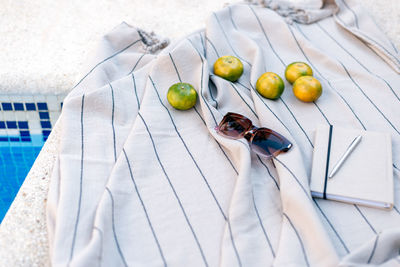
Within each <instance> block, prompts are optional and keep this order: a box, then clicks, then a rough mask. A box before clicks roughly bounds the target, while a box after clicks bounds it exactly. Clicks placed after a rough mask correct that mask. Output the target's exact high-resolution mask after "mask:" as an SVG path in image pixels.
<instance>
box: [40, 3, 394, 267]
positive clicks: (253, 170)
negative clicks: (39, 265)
mask: <svg viewBox="0 0 400 267" xmlns="http://www.w3.org/2000/svg"><path fill="white" fill-rule="evenodd" d="M336 5H337V11H336V13H335V14H334V15H332V16H329V17H327V18H324V19H322V20H319V21H316V22H313V23H311V24H307V25H305V24H299V23H297V22H296V20H293V21H291V22H290V23H288V20H287V18H285V17H282V16H280V15H279V14H278V13H277V12H275V11H274V10H271V9H269V8H266V7H263V6H259V5H252V4H237V5H230V6H227V7H225V8H224V9H222V10H220V11H218V12H216V13H213V14H210V17H209V18H208V20H207V23H206V28H205V29H203V30H200V31H197V32H194V33H192V34H190V35H189V36H186V37H184V38H182V39H181V40H178V41H176V42H174V43H172V44H170V45H168V46H167V47H165V48H164V46H165V45H166V41H165V40H162V39H161V38H159V37H157V36H156V35H152V34H147V33H145V32H143V31H141V30H138V29H136V28H134V27H131V26H129V25H127V24H125V23H123V24H121V25H119V26H118V27H116V28H115V29H114V30H112V31H111V32H110V33H109V34H108V35H106V36H105V37H104V39H103V40H102V42H101V43H100V45H99V48H98V49H97V50H96V53H95V56H94V58H93V60H92V61H91V62H89V63H88V66H89V68H88V70H87V72H86V73H85V74H84V75H83V76H82V79H80V80H79V82H78V84H77V86H75V88H74V89H73V90H72V92H71V93H70V94H69V96H68V97H67V99H66V100H65V102H64V106H63V112H62V115H61V118H60V121H59V122H58V123H60V124H61V128H62V130H61V149H60V153H59V155H58V159H57V162H56V165H55V168H54V172H53V174H52V177H51V184H50V191H49V197H48V206H47V217H48V229H49V239H50V254H51V261H52V265H53V266H221V267H222V266H224V267H225V266H226V267H234V266H271V265H273V266H338V265H341V266H361V265H369V264H371V265H379V264H382V265H383V264H385V266H398V265H399V264H400V256H399V250H400V199H399V197H400V184H399V178H400V153H399V151H400V77H399V71H400V68H399V66H400V57H399V53H398V51H397V49H396V47H395V46H394V45H393V44H392V43H391V42H390V41H389V40H388V39H387V38H386V36H385V35H384V34H383V33H382V32H381V31H380V30H379V28H378V27H377V25H376V24H375V23H374V22H373V20H372V19H371V18H370V17H369V16H368V15H367V14H366V13H365V12H364V11H363V10H362V7H360V6H358V5H356V4H355V3H354V2H353V1H350V0H337V1H336ZM224 55H233V56H236V57H238V58H239V59H241V61H242V62H243V64H244V74H243V75H242V77H241V78H240V79H239V80H238V81H237V82H234V83H232V82H229V81H227V80H224V79H221V78H220V77H217V76H215V75H214V74H213V72H212V67H213V64H214V62H215V60H216V59H217V58H219V57H221V56H224ZM293 61H303V62H306V63H308V64H309V65H310V66H311V67H312V68H313V70H314V74H315V75H314V76H315V77H316V78H317V79H319V80H320V81H321V83H322V86H323V90H324V91H323V94H322V96H321V97H320V98H319V99H318V100H317V101H316V102H313V103H303V102H300V101H298V100H297V99H296V98H295V97H294V95H293V93H292V92H291V85H290V84H288V83H286V89H285V91H284V93H283V95H282V96H281V97H280V98H279V99H277V100H268V99H265V98H263V97H261V96H260V95H259V94H258V93H257V91H256V90H255V83H256V81H257V79H258V77H259V76H260V75H261V74H262V73H264V72H267V71H271V72H275V73H277V74H279V75H281V76H283V73H284V70H285V67H286V66H287V65H288V64H289V63H291V62H293ZM177 82H186V83H190V84H192V85H193V86H194V87H195V89H196V90H197V92H198V94H199V98H198V102H197V104H196V106H195V107H194V108H192V109H190V110H187V111H178V110H175V109H173V108H172V107H171V106H170V105H169V103H168V102H167V99H166V94H167V90H168V88H169V87H170V86H171V85H172V84H174V83H177ZM285 82H286V81H285ZM227 112H236V113H240V114H243V115H245V116H247V117H248V118H250V119H251V120H252V121H253V123H254V124H255V125H257V126H263V127H268V128H271V129H273V130H275V131H277V132H279V133H281V134H282V135H284V136H285V137H287V138H288V139H289V140H290V141H291V142H292V143H293V148H292V149H291V150H290V151H289V152H287V153H283V154H281V155H279V156H278V157H277V158H275V159H274V160H273V161H274V162H273V163H272V162H271V160H266V159H264V158H262V157H260V156H258V155H257V154H254V153H253V152H251V150H250V148H249V145H248V143H247V141H246V140H245V139H242V140H230V139H227V138H224V137H222V136H219V135H218V134H216V132H215V130H214V127H215V126H216V125H217V124H218V123H219V122H220V120H221V119H222V117H223V115H225V113H227ZM318 124H326V125H328V124H331V125H338V126H343V127H348V128H356V129H366V130H375V131H381V132H387V133H390V134H391V135H392V143H393V173H394V180H395V181H394V184H395V207H394V209H393V210H391V211H382V210H378V209H372V208H366V207H362V206H357V205H350V204H342V203H339V202H332V201H327V200H320V199H313V198H312V197H311V195H310V188H309V177H310V171H311V160H312V153H313V147H314V144H313V141H314V140H313V136H314V130H315V129H316V127H317V125H318Z"/></svg>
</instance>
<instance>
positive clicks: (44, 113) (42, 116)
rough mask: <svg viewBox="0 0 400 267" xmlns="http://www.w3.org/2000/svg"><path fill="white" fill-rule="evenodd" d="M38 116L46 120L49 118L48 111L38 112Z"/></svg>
mask: <svg viewBox="0 0 400 267" xmlns="http://www.w3.org/2000/svg"><path fill="white" fill-rule="evenodd" d="M39 117H40V119H41V120H48V119H50V116H49V113H48V112H39Z"/></svg>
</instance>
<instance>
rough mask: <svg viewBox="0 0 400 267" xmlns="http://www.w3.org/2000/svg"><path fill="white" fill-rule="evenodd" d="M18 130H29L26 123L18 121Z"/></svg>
mask: <svg viewBox="0 0 400 267" xmlns="http://www.w3.org/2000/svg"><path fill="white" fill-rule="evenodd" d="M18 128H20V129H29V126H28V122H27V121H19V122H18Z"/></svg>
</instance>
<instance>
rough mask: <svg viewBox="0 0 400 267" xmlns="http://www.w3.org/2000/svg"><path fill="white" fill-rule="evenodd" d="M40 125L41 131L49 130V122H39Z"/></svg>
mask: <svg viewBox="0 0 400 267" xmlns="http://www.w3.org/2000/svg"><path fill="white" fill-rule="evenodd" d="M40 125H41V126H42V129H51V123H50V121H40Z"/></svg>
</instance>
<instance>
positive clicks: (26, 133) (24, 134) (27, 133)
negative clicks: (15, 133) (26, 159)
mask: <svg viewBox="0 0 400 267" xmlns="http://www.w3.org/2000/svg"><path fill="white" fill-rule="evenodd" d="M19 134H20V135H21V137H22V136H30V133H29V131H19Z"/></svg>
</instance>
